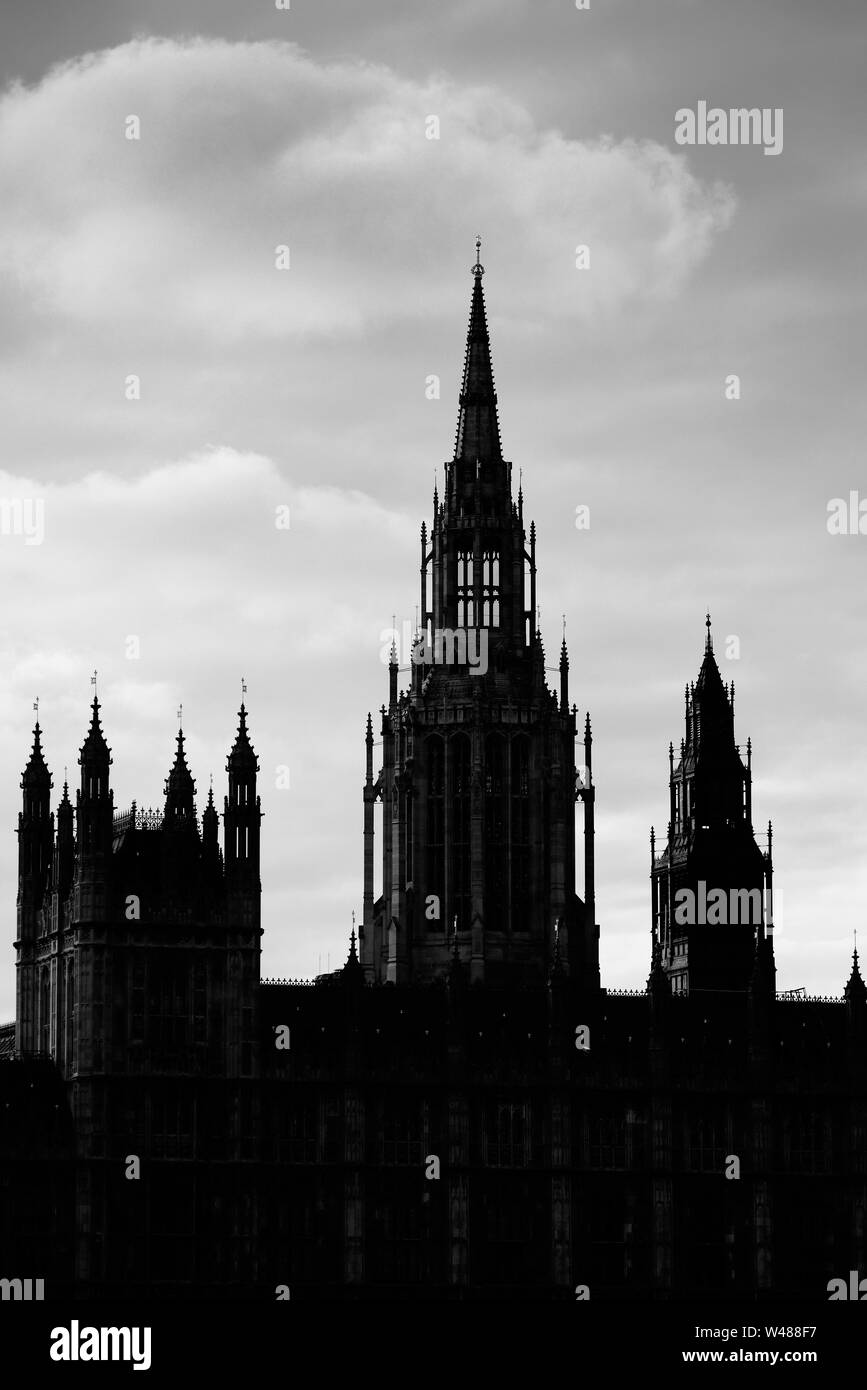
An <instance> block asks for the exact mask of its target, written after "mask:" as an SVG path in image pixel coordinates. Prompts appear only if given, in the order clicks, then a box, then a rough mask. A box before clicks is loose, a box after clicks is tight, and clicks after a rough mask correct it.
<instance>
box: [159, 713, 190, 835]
mask: <svg viewBox="0 0 867 1390" xmlns="http://www.w3.org/2000/svg"><path fill="white" fill-rule="evenodd" d="M177 745H178V746H177V750H176V752H175V761H174V766H173V767H172V770H171V772H170V773H169V775H168V777H167V778H166V785H165V795H166V812H165V814H166V821H167V822H170V821H176V820H179V819H181V818H185V817H189V818H191V819H192V820H193V821H195V816H196V804H195V796H196V784H195V782H194V781H193V777H192V773H191V772H190V769H189V768H188V767H187V757H186V753H185V752H184V731H183V729H181V728H179V729H178V735H177Z"/></svg>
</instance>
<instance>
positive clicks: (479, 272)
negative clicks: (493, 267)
mask: <svg viewBox="0 0 867 1390" xmlns="http://www.w3.org/2000/svg"><path fill="white" fill-rule="evenodd" d="M481 253H482V238H481V237H480V236H477V237H476V263H475V265H474V266H473V275H474V276H475V278H476V279H477V280H481V278H482V276H483V275H484V273H485V267H484V266H483V265H482V262H481V259H480V257H481Z"/></svg>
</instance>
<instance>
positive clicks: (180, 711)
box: [178, 705, 184, 732]
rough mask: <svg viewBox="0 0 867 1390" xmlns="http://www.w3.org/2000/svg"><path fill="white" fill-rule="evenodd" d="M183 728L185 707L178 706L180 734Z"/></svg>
mask: <svg viewBox="0 0 867 1390" xmlns="http://www.w3.org/2000/svg"><path fill="white" fill-rule="evenodd" d="M183 727H184V707H183V705H178V732H180V731H181V730H182V729H183Z"/></svg>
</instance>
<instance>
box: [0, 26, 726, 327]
mask: <svg viewBox="0 0 867 1390" xmlns="http://www.w3.org/2000/svg"><path fill="white" fill-rule="evenodd" d="M129 114H135V115H137V116H138V117H139V119H140V121H141V139H140V140H137V141H135V140H127V139H126V138H125V134H124V128H125V127H124V122H125V120H126V117H127V116H128V115H129ZM431 114H434V115H436V116H438V118H439V120H440V139H439V140H427V139H426V138H425V120H426V118H427V116H428V115H431ZM0 203H2V205H3V207H4V209H6V215H5V216H4V219H3V224H2V227H0V270H2V272H3V273H4V275H5V278H6V282H7V289H10V288H12V287H14V289H15V290H16V291H17V292H18V293H19V294H20V293H22V292H23V294H24V295H25V298H26V300H27V302H28V303H29V305H30V307H31V309H33V310H38V311H39V312H41V313H45V312H47V311H50V312H52V313H53V314H57V315H59V316H60V317H61V318H62V319H64V320H67V321H68V322H69V323H70V324H79V325H80V324H87V325H90V326H93V327H99V328H101V329H102V330H103V331H104V332H106V333H110V332H112V331H114V330H116V329H119V330H120V332H121V335H122V341H125V342H128V343H131V344H135V345H136V346H137V347H139V348H140V347H141V345H142V343H143V342H144V341H153V340H154V339H155V338H163V339H164V338H166V337H167V336H168V335H177V334H181V335H184V336H187V337H192V336H195V335H202V334H204V335H206V337H207V340H208V342H213V341H214V340H217V341H218V342H227V343H237V341H238V340H239V339H241V338H244V337H246V336H249V335H251V334H252V335H256V336H261V335H265V336H267V337H271V338H272V339H274V340H280V339H284V338H292V337H296V336H298V335H302V336H304V335H312V334H316V335H321V334H325V335H328V334H329V333H332V332H334V331H336V330H338V329H339V330H340V331H341V333H345V332H347V331H349V332H359V331H360V330H361V328H362V327H363V326H364V325H365V324H370V323H371V322H381V321H382V320H383V318H385V319H389V318H394V317H398V318H399V317H402V316H405V315H407V314H411V315H415V314H417V313H418V312H419V310H420V309H423V310H424V311H425V312H431V311H436V310H437V309H438V307H439V304H440V298H441V296H440V285H439V277H438V273H437V272H438V269H439V267H440V266H443V267H444V266H445V264H446V257H449V258H450V257H451V254H452V251H451V248H452V247H453V246H454V244H455V242H456V241H458V242H459V243H460V242H461V241H466V240H468V234H467V228H468V225H469V226H470V227H472V229H473V230H475V227H476V224H477V223H482V222H483V223H484V224H485V226H486V227H487V228H488V229H489V233H490V236H491V238H492V239H493V240H494V241H495V244H496V254H497V257H498V259H499V260H500V262H501V263H504V262H507V263H508V264H510V265H512V266H514V267H515V268H516V269H518V270H520V271H521V275H520V278H521V279H522V280H523V281H524V283H525V284H526V286H527V296H528V298H527V304H526V305H522V304H521V303H519V302H516V303H513V304H512V305H511V310H512V311H513V312H515V313H519V312H521V311H522V309H523V308H532V309H533V310H534V311H538V310H539V309H540V307H548V308H551V309H553V310H554V311H555V312H562V313H567V314H570V315H571V314H576V313H577V314H585V313H591V312H595V311H598V310H600V309H604V310H612V309H616V308H618V307H619V306H620V305H621V304H623V303H625V302H628V301H630V300H633V299H636V298H638V299H643V298H647V297H651V298H653V297H656V296H659V295H667V294H669V293H671V292H672V291H674V290H676V289H677V288H678V287H679V286H680V285H682V283H683V282H684V280H685V279H686V277H687V276H688V275H689V274H690V272H691V271H692V270H693V269H694V267H695V265H696V264H697V263H698V261H700V260H701V258H702V257H703V256H704V255H705V254H706V252H707V251H708V249H709V246H710V245H711V243H712V241H713V238H714V236H715V235H716V234H718V233H719V232H720V231H721V230H722V229H723V228H724V227H725V226H726V225H727V224H728V221H729V220H730V217H731V215H732V210H733V198H732V195H731V193H730V192H729V191H727V190H726V189H724V188H722V187H721V186H717V185H714V186H707V185H705V184H702V183H701V182H699V181H698V180H697V179H696V178H695V177H694V176H693V175H692V174H691V173H690V170H689V166H688V163H687V160H686V158H685V157H684V156H683V155H682V154H680V153H674V152H672V151H670V150H668V149H666V148H664V147H663V146H661V145H658V144H656V143H653V142H651V141H640V142H636V141H633V140H624V141H621V142H616V141H613V140H611V139H602V140H584V141H582V140H575V139H568V138H566V137H565V136H564V135H562V134H560V133H558V132H557V131H554V130H544V129H539V128H537V127H536V125H535V124H534V122H533V120H532V118H531V116H530V115H529V114H528V112H527V111H526V110H525V109H524V108H523V107H522V106H521V105H520V104H519V103H517V102H516V101H514V100H513V99H512V98H511V97H509V96H508V95H507V94H506V93H505V92H504V91H500V90H497V89H496V88H492V87H481V86H480V87H466V86H458V85H456V84H455V83H453V82H450V81H449V80H448V79H446V78H444V77H440V78H433V79H431V80H429V81H427V82H425V83H417V82H411V81H406V80H404V79H402V78H400V77H398V76H397V75H396V74H395V73H394V72H392V71H390V70H389V69H388V68H386V67H379V66H373V65H370V64H361V63H350V62H343V63H330V64H318V63H316V62H315V61H313V60H312V59H311V58H309V57H307V56H305V55H304V54H303V53H302V52H301V51H300V50H298V49H297V48H295V47H294V46H293V45H290V44H287V43H281V42H260V43H246V44H245V43H235V44H229V43H225V42H222V41H216V40H207V41H206V40H201V39H199V40H195V41H188V42H185V43H182V42H177V41H170V40H156V39H148V40H137V41H135V42H131V43H127V44H124V45H122V46H120V47H117V48H113V49H109V50H107V51H104V52H100V53H96V54H90V55H87V56H86V57H83V58H79V59H76V60H75V61H74V62H70V63H66V64H64V65H62V66H60V67H57V68H54V69H52V70H51V71H50V72H49V73H48V74H47V75H46V77H45V78H44V79H43V80H42V81H41V82H40V83H39V84H37V85H36V86H34V87H24V86H21V85H16V86H13V87H12V88H10V89H9V90H7V92H6V93H5V94H4V96H3V97H2V100H0ZM483 230H484V229H483ZM470 234H471V233H470ZM579 243H587V244H589V245H590V247H591V257H592V260H591V264H592V270H591V271H590V272H586V271H584V272H581V271H577V270H576V271H574V272H573V271H572V267H573V265H574V254H575V246H576V245H577V244H579ZM280 244H288V245H289V247H290V252H291V258H292V260H291V269H289V270H287V271H278V270H276V269H275V267H274V248H275V247H276V246H277V245H280ZM564 267H568V268H569V269H570V279H569V281H568V282H567V283H569V284H570V285H571V287H572V288H571V292H569V293H567V294H565V295H564V294H563V269H564Z"/></svg>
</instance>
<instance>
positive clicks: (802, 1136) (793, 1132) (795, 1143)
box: [789, 1110, 829, 1173]
mask: <svg viewBox="0 0 867 1390" xmlns="http://www.w3.org/2000/svg"><path fill="white" fill-rule="evenodd" d="M789 1138H790V1142H789V1166H790V1168H791V1170H792V1171H793V1172H795V1173H822V1172H825V1170H826V1168H827V1167H828V1166H829V1165H828V1164H827V1163H826V1155H825V1142H824V1141H825V1135H824V1124H823V1122H822V1116H821V1115H820V1114H817V1113H816V1112H815V1111H813V1110H801V1111H800V1112H796V1113H795V1114H794V1115H793V1116H792V1121H791V1127H790V1131H789Z"/></svg>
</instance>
